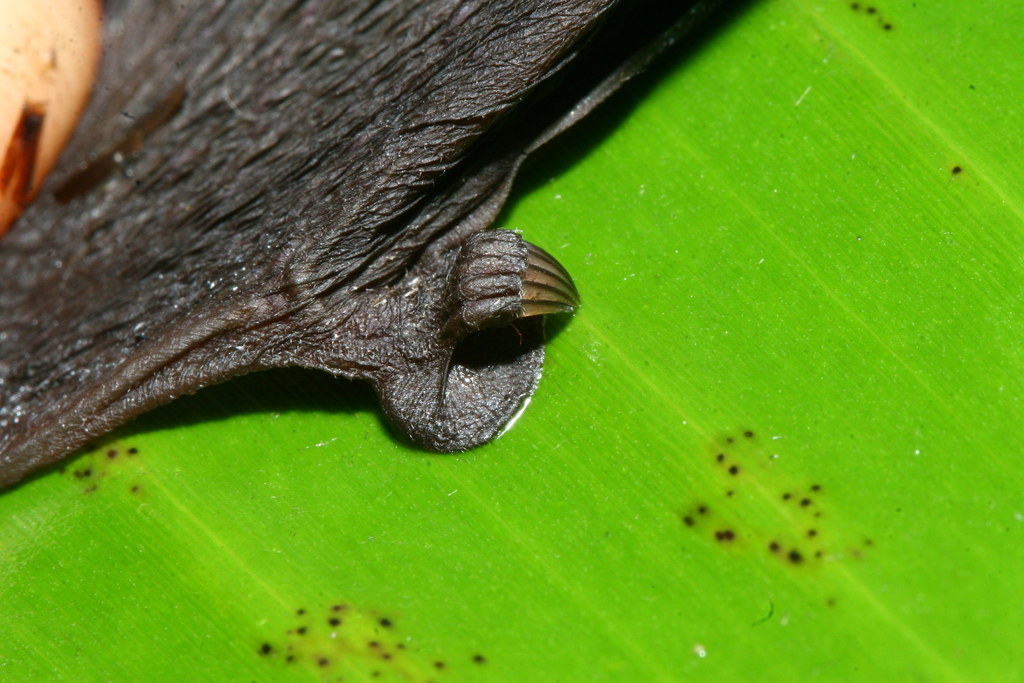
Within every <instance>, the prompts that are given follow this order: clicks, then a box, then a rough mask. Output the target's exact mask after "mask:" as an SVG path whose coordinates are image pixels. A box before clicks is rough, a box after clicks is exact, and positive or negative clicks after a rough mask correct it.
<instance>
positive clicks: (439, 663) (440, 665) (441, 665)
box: [434, 661, 444, 669]
mask: <svg viewBox="0 0 1024 683" xmlns="http://www.w3.org/2000/svg"><path fill="white" fill-rule="evenodd" d="M434 668H435V669H443V668H444V662H442V661H436V662H434Z"/></svg>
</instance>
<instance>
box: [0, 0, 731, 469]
mask: <svg viewBox="0 0 1024 683" xmlns="http://www.w3.org/2000/svg"><path fill="white" fill-rule="evenodd" d="M619 4H620V3H619V2H617V1H616V0H572V1H569V0H489V1H484V0H479V1H474V0H462V1H459V0H347V1H330V0H322V1H321V0H304V1H303V0H299V1H294V0H289V1H286V0H262V1H257V0H205V1H202V2H198V1H197V2H190V3H181V2H173V3H171V2H151V1H150V0H139V1H138V2H135V1H132V0H119V1H114V2H110V3H108V7H107V27H106V33H107V37H106V49H105V56H104V62H103V65H102V67H101V73H100V76H99V81H98V84H97V86H96V89H95V93H94V97H93V101H92V102H91V104H90V106H89V108H88V110H87V111H86V114H85V116H84V118H83V120H82V122H81V124H80V126H79V132H78V134H76V136H75V138H74V139H73V140H72V143H71V145H70V147H69V148H68V149H67V150H66V151H65V153H64V156H63V157H62V161H61V163H60V165H59V166H58V169H57V171H56V172H55V177H54V178H53V179H52V181H51V182H50V183H49V184H48V186H47V187H49V188H50V189H49V191H47V190H46V188H44V191H43V194H42V195H41V196H40V198H39V199H38V200H37V201H36V203H35V204H33V205H32V206H31V207H29V209H28V210H27V212H26V213H25V214H23V215H22V217H21V218H20V219H19V220H18V222H17V223H15V224H14V226H13V227H12V229H11V231H10V233H9V234H8V235H7V236H6V237H5V238H4V239H3V241H2V242H0V486H5V485H9V484H11V483H13V482H15V481H18V480H19V479H21V478H22V477H23V476H24V475H25V474H27V473H29V472H31V471H33V470H35V469H38V468H39V467H42V466H45V465H47V464H49V463H51V462H53V461H55V460H57V459H59V458H60V457H63V456H64V455H66V454H67V453H69V452H71V451H72V450H74V449H76V448H78V447H79V446H81V445H83V444H84V443H86V442H87V441H88V440H89V439H91V438H93V437H95V436H97V435H100V434H103V433H105V432H107V431H109V430H110V429H112V428H114V427H116V426H117V425H119V424H122V423H123V422H125V421H127V420H128V419H130V418H131V417H133V416H135V415H137V414H138V413H140V412H142V411H145V410H148V409H150V408H152V407H155V406H157V405H159V404H162V403H164V402H166V401H168V400H171V399H172V398H174V397H175V396H178V395H180V394H183V393H188V392H192V391H195V390H197V389H199V388H201V387H203V386H206V385H209V384H212V383H215V382H220V381H223V380H225V379H228V378H229V377H232V376H234V375H237V374H240V373H244V372H249V371H252V370H257V369H262V368H269V367H275V366H284V365H300V366H306V367H313V368H320V369H323V370H326V371H329V372H332V373H335V374H338V375H343V376H345V377H350V378H359V379H366V380H368V381H370V382H371V383H373V385H374V386H375V388H376V390H377V393H378V395H379V396H380V398H381V401H382V404H383V406H384V410H385V412H386V413H387V415H388V416H389V418H390V419H391V420H392V421H393V422H394V423H395V424H396V425H397V426H398V427H399V428H400V429H401V430H403V431H404V432H405V433H407V434H408V435H410V437H411V438H412V439H413V440H414V441H416V442H417V443H419V444H421V445H423V446H424V447H426V448H428V449H432V450H437V451H455V450H463V449H466V448H470V447H472V446H474V445H477V444H479V443H482V442H483V441H486V440H488V439H490V438H492V437H493V436H494V434H495V433H496V432H497V431H498V430H499V429H500V427H501V426H502V425H503V424H504V423H505V422H506V421H507V420H508V419H509V417H510V416H511V415H512V414H513V412H514V411H515V410H516V408H517V406H518V405H519V404H520V403H521V401H522V400H523V398H524V397H526V396H528V395H529V394H530V393H531V392H532V391H533V390H534V388H535V387H536V383H537V378H538V377H539V372H540V365H541V361H542V358H543V341H542V330H541V326H540V323H539V321H540V318H537V317H529V316H532V315H533V314H536V313H547V312H554V311H559V310H571V309H572V307H573V306H574V305H575V303H576V295H575V289H574V288H573V287H572V284H571V280H569V278H568V276H567V275H566V274H565V273H564V271H562V270H561V268H560V267H559V266H558V265H557V264H556V263H554V261H553V260H552V259H550V257H547V256H546V255H545V254H544V253H543V252H541V251H539V250H537V249H536V248H534V247H532V246H531V245H528V244H526V243H525V242H523V240H522V239H521V238H519V236H518V235H516V234H514V233H510V232H507V231H487V232H481V231H482V230H483V229H484V228H486V227H488V225H489V224H490V222H491V221H492V220H493V218H494V217H495V215H496V214H497V212H498V210H499V209H500V207H501V205H502V203H503V201H504V199H505V197H506V195H507V192H508V189H509V185H510V183H511V180H512V177H513V175H514V173H515V171H516V169H517V167H518V165H519V164H520V162H521V161H522V159H523V158H524V156H525V155H526V154H528V153H529V152H530V151H532V150H533V149H534V148H535V147H536V146H537V145H539V144H541V143H542V142H543V141H545V140H546V139H548V138H549V137H550V136H551V135H552V134H554V133H555V132H557V131H559V130H561V129H562V128H564V127H566V126H567V125H569V124H570V123H571V122H572V121H573V120H575V119H576V118H578V117H579V116H580V115H582V113H585V112H586V111H588V110H589V109H590V108H591V107H592V105H593V103H594V102H596V101H598V100H599V99H601V98H602V97H604V95H605V94H607V93H608V92H610V91H611V90H613V89H614V87H615V85H616V83H617V81H615V80H614V79H613V81H612V82H605V83H604V84H603V85H602V84H601V79H600V78H598V77H595V76H594V74H595V73H597V74H599V75H600V76H607V75H608V74H609V73H613V72H615V70H616V69H617V68H619V67H621V66H622V64H623V63H624V61H625V60H626V57H627V56H628V54H629V53H628V52H624V51H621V50H625V49H626V48H625V47H622V48H621V50H620V51H619V52H616V50H617V49H620V47H619V44H620V43H622V37H621V36H618V37H612V38H607V39H606V38H604V35H605V34H606V32H607V31H608V30H609V29H610V28H612V27H613V26H614V25H618V24H619V22H618V21H615V22H610V21H608V19H609V17H610V16H612V15H613V13H617V12H625V9H627V8H625V7H619ZM711 4H713V3H707V2H706V3H698V7H697V8H696V9H695V10H687V9H686V8H685V7H682V6H681V7H679V8H673V9H672V10H671V12H670V13H671V14H673V15H674V16H675V17H680V16H683V15H684V14H686V13H687V12H690V15H692V16H694V17H696V16H698V15H700V14H703V13H704V12H705V11H706V10H707V8H708V6H709V5H711ZM630 8H632V5H630ZM684 10H685V11H684ZM643 12H644V10H642V9H641V10H637V11H636V12H634V13H633V14H629V15H628V16H631V17H634V19H635V17H637V16H641V17H642V16H643ZM614 16H616V17H618V16H619V15H618V14H615V15H614ZM622 16H627V15H626V14H623V15H622ZM656 21H661V22H664V16H663V15H660V14H659V15H657V19H656ZM663 25H664V24H663V23H662V26H663ZM650 35H654V33H653V32H651V33H650ZM649 38H650V36H647V37H646V38H644V40H647V41H648V42H649ZM602 41H603V42H602ZM595 61H596V62H597V63H598V67H597V71H596V72H595V71H594V70H589V71H588V70H585V69H584V65H585V64H587V63H589V62H595ZM633 64H634V66H635V65H636V62H635V61H634V63H633ZM627 71H628V69H627ZM617 73H618V74H619V76H624V75H626V71H619V72H617ZM584 75H585V76H586V77H584ZM588 79H589V80H588ZM620 80H621V79H620ZM555 84H558V87H557V88H556V87H555ZM182 92H184V98H183V100H182V98H181V93H182ZM175 98H177V102H176V104H175V108H174V112H173V115H169V114H167V113H166V111H164V112H163V114H161V111H162V110H161V107H164V108H165V109H166V107H168V106H169V105H168V104H167V103H168V102H169V101H173V100H175ZM574 106H576V107H577V108H576V109H575V110H574V109H573V107H574ZM154 112H155V113H154ZM133 120H134V121H136V122H137V121H140V120H141V121H154V120H158V121H159V123H160V125H159V126H152V125H149V126H147V125H142V124H138V123H134V124H133ZM140 130H142V131H143V134H144V137H143V134H140V132H139V131H140ZM133 136H134V137H133ZM118 150H120V151H118ZM105 152H106V153H107V154H106V155H105V154H104V153H105ZM108 156H109V158H110V159H116V160H117V161H118V164H119V166H117V167H115V168H114V172H113V173H110V175H109V176H105V175H104V173H106V171H104V172H102V173H100V172H97V171H96V168H97V166H96V165H95V162H96V160H97V159H99V160H100V161H101V162H104V163H106V164H107V166H111V164H109V163H108V162H109V159H107V157H108ZM90 160H92V161H93V162H94V165H93V166H91V167H90V166H89V165H88V162H89V161H90ZM83 167H84V168H85V169H86V170H85V171H83V170H82V169H83ZM108 170H109V169H108ZM54 191H57V194H58V196H59V199H60V201H58V200H57V198H55V197H54V195H53V193H54ZM513 325H514V329H513V327H511V326H513Z"/></svg>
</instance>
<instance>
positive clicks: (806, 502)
mask: <svg viewBox="0 0 1024 683" xmlns="http://www.w3.org/2000/svg"><path fill="white" fill-rule="evenodd" d="M810 504H811V499H810V498H804V499H803V500H801V501H800V507H807V506H808V505H810Z"/></svg>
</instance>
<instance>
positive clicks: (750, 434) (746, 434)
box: [743, 429, 754, 439]
mask: <svg viewBox="0 0 1024 683" xmlns="http://www.w3.org/2000/svg"><path fill="white" fill-rule="evenodd" d="M743 436H745V437H747V438H748V439H753V438H754V432H752V431H750V430H749V429H748V430H747V431H745V432H743Z"/></svg>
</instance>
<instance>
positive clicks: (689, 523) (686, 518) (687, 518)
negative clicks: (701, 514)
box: [683, 515, 693, 526]
mask: <svg viewBox="0 0 1024 683" xmlns="http://www.w3.org/2000/svg"><path fill="white" fill-rule="evenodd" d="M683 524H685V525H686V526H693V517H691V516H690V515H686V516H684V517H683Z"/></svg>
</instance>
